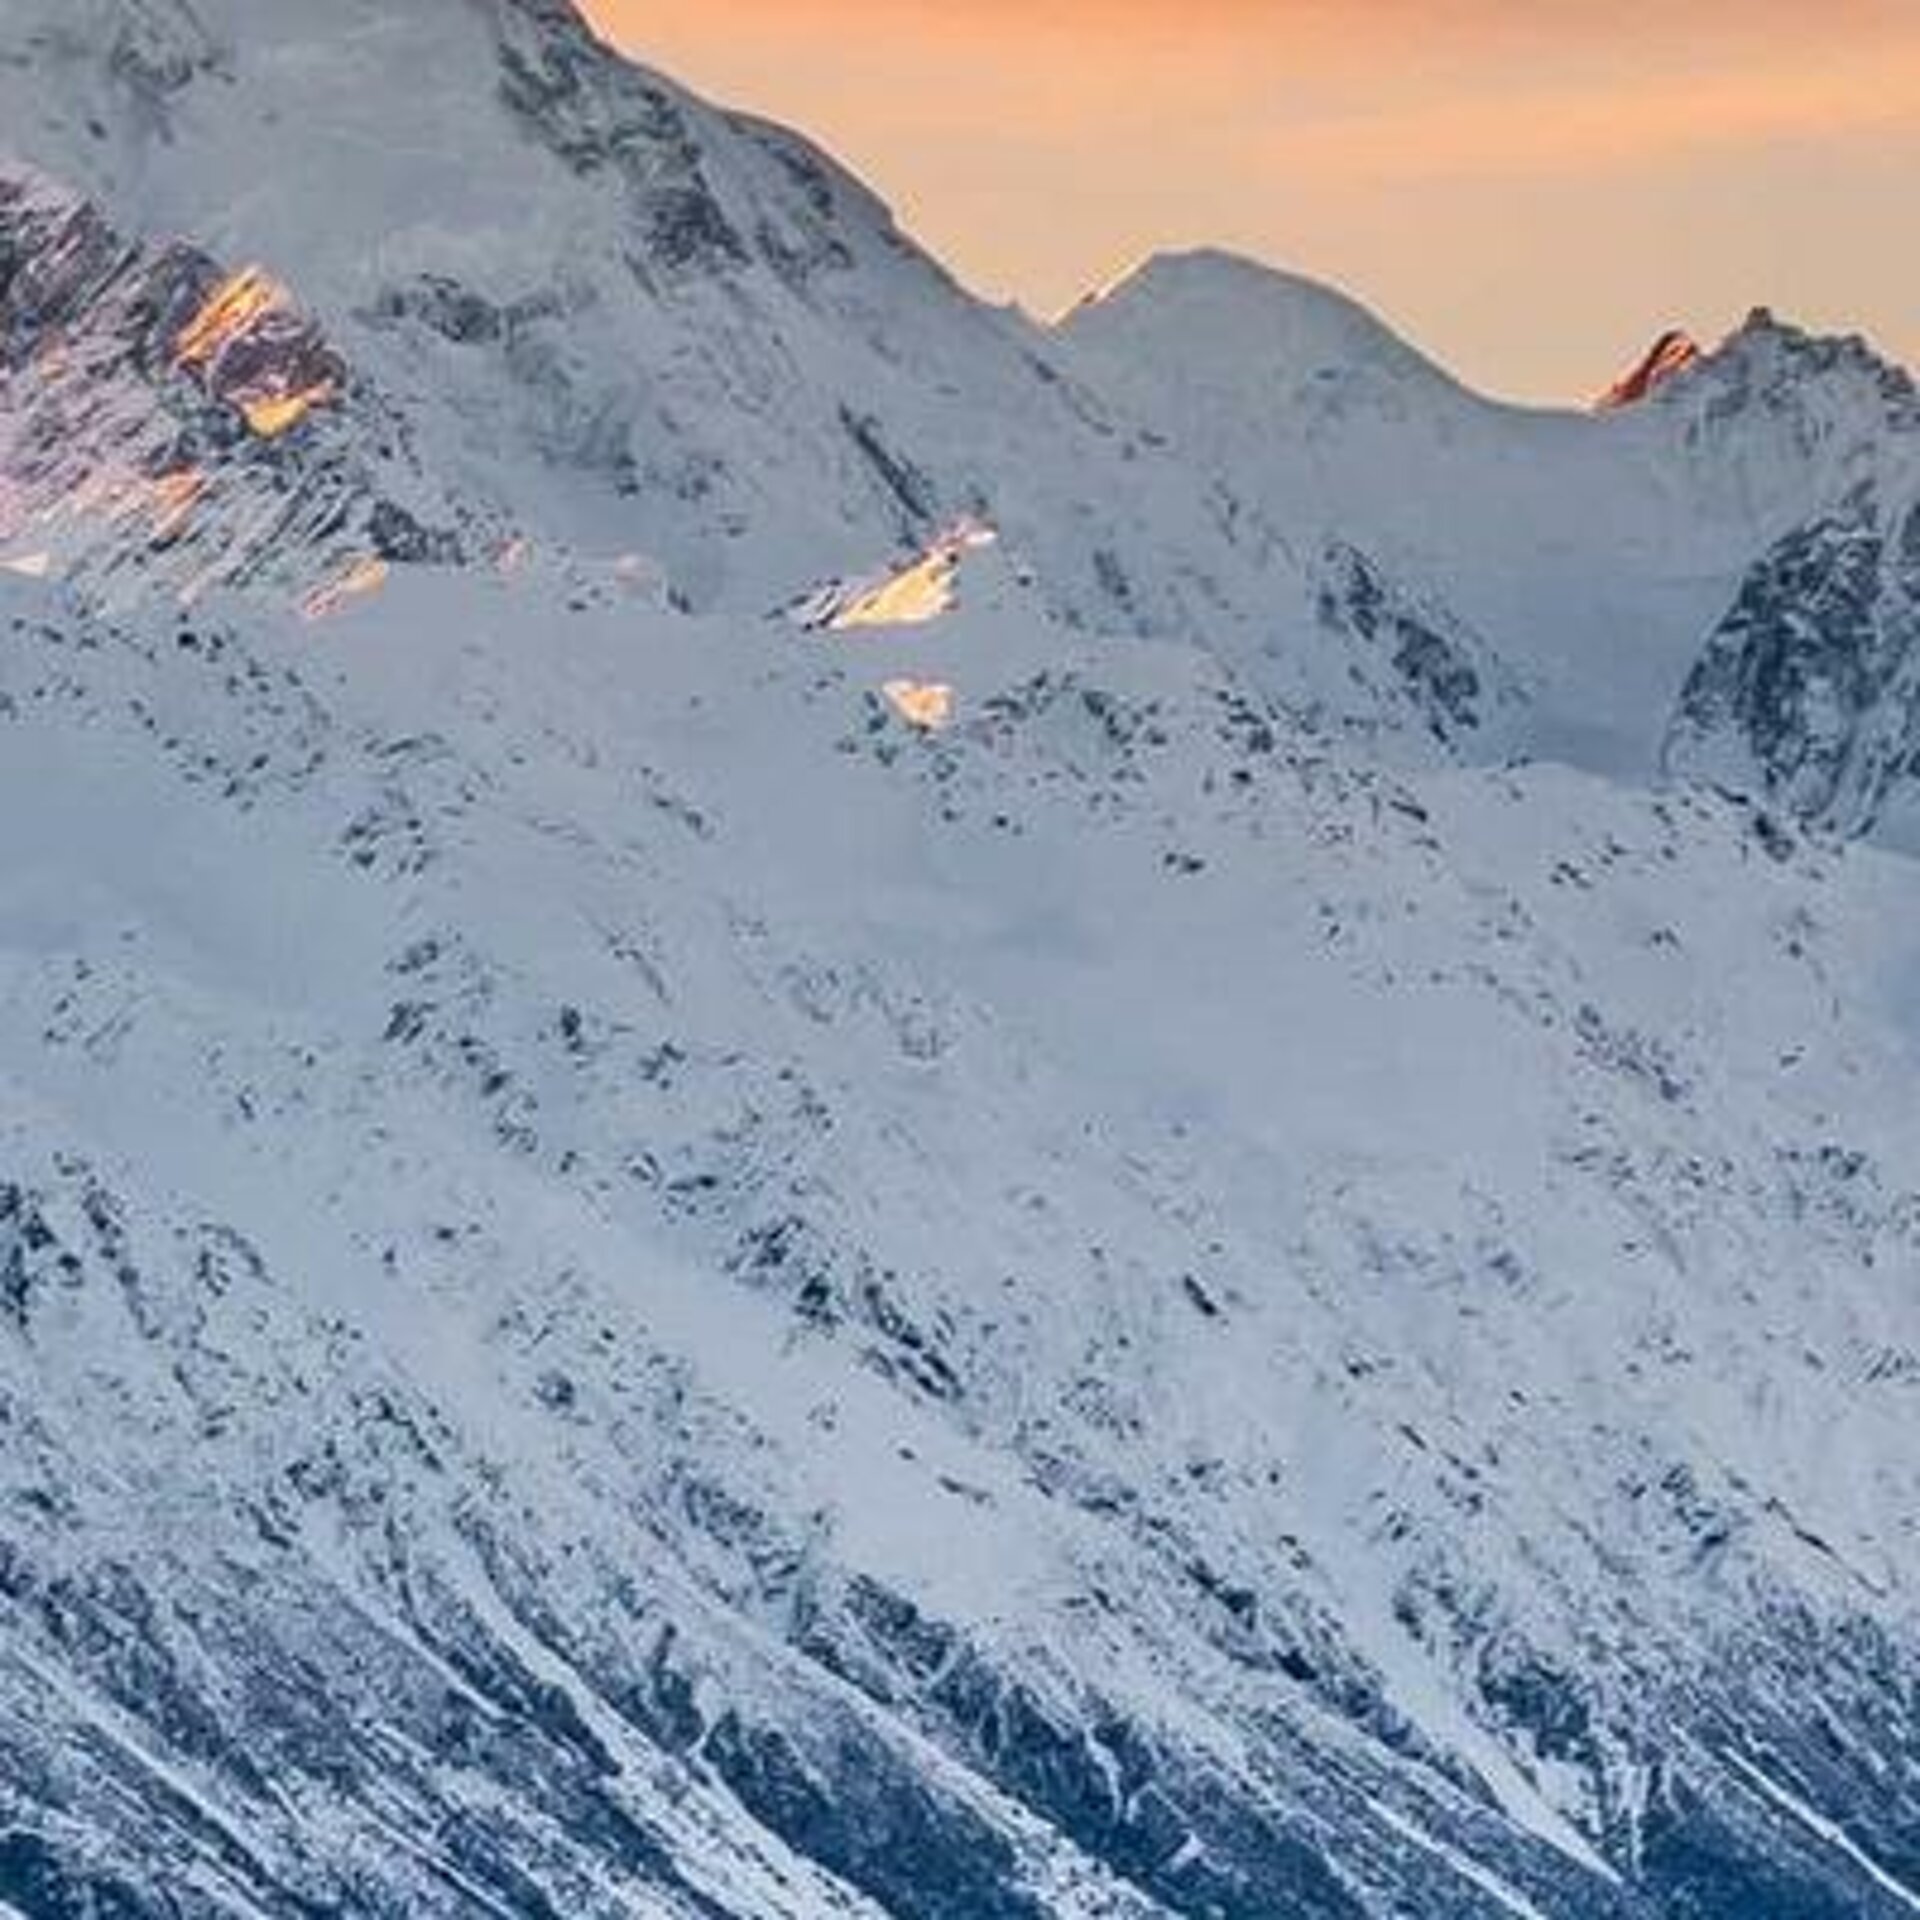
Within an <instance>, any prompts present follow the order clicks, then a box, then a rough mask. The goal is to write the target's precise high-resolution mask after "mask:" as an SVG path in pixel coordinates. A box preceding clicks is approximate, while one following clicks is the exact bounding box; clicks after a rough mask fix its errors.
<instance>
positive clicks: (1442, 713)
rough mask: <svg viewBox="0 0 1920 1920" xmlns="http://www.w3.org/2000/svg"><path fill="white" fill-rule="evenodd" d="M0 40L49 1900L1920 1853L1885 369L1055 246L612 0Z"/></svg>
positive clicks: (1802, 1873) (23, 1608)
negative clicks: (1692, 350) (872, 189)
mask: <svg viewBox="0 0 1920 1920" xmlns="http://www.w3.org/2000/svg"><path fill="white" fill-rule="evenodd" d="M0 113H3V114H4V119H0V125H3V126H4V127H5V129H6V134H5V138H6V140H7V142H8V144H9V145H10V146H12V147H14V148H15V149H16V152H15V154H14V157H12V158H11V159H9V160H8V161H7V162H6V163H5V166H4V167H0V175H4V177H5V178H6V179H7V180H9V181H11V182H14V183H15V184H14V185H13V186H11V187H9V188H7V189H5V190H4V192H0V316H4V320H5V328H4V337H3V339H0V352H3V353H4V360H3V362H0V364H3V365H4V379H5V384H4V386H3V387H0V475H4V478H5V481H6V483H7V485H6V491H5V492H4V494H0V505H3V506H4V508H5V511H6V525H5V529H4V538H5V541H6V545H5V546H4V547H0V563H6V562H11V563H12V564H0V744H3V745H4V752H0V1434H3V1435H4V1444H0V1914H5V1913H8V1912H9V1911H11V1912H17V1913H19V1914H22V1915H25V1916H28V1920H78V1917H79V1916H92V1915H96V1914H99V1913H108V1914H113V1915H117V1916H139V1917H140V1920H145V1917H146V1916H149V1915H151V1916H156V1920H157V1916H162V1915H165V1916H169V1917H170V1920H171V1916H175V1915H191V1916H194V1917H195V1920H199V1916H219V1917H220V1920H226V1917H227V1916H248V1917H250V1920H251V1917H255V1916H263V1915H272V1916H282V1915H289V1916H291V1915H299V1916H319V1915H330V1916H331V1915H355V1916H358V1915H362V1914H379V1915H388V1914H391V1915H406V1916H409V1917H411V1916H414V1915H449V1916H451V1915H460V1916H463V1917H464V1916H468V1915H492V1916H496V1920H497V1917H498V1916H501V1915H510V1916H514V1920H520V1917H521V1916H535V1917H537V1920H544V1917H545V1916H554V1915H563V1916H566V1917H567V1920H573V1917H574V1916H600V1915H606V1916H615V1915H620V1916H626V1915H644V1916H648V1917H649V1920H651V1917H652V1916H656V1915H666V1916H676V1917H677V1916H700V1920H722V1917H723V1916H740V1917H741V1920H746V1916H755V1917H756V1920H757V1917H760V1916H766V1917H767V1920H772V1917H773V1916H791V1917H792V1920H816V1916H822V1915H828V1914H834V1915H866V1916H875V1917H876V1920H877V1917H878V1916H881V1915H887V1916H894V1917H895V1920H1054V1917H1055V1916H1060V1917H1062V1920H1064V1917H1066V1916H1087V1917H1088V1920H1092V1916H1096V1915H1098V1916H1105V1917H1106V1920H1153V1917H1154V1916H1172V1915H1180V1916H1191V1917H1192V1920H1374V1917H1376V1916H1377V1917H1378V1920H1386V1917H1387V1916H1395V1917H1396V1920H1398V1917H1401V1916H1418V1917H1419V1920H1466V1917H1469V1916H1470V1917H1471V1920H1487V1917H1491V1920H1506V1917H1508V1916H1512V1915H1520V1916H1522V1920H1526V1916H1545V1917H1546V1920H1755V1916H1760V1917H1762V1920H1772V1917H1773V1916H1784V1915H1794V1916H1802V1917H1804V1920H1854V1917H1855V1916H1862V1915H1864V1916H1869V1920H1879V1916H1883V1915H1884V1916H1899V1915H1904V1914H1908V1913H1911V1912H1912V1911H1913V1910H1914V1908H1915V1907H1916V1906H1920V1791H1917V1790H1916V1786H1915V1780H1916V1775H1915V1766H1916V1758H1917V1757H1920V1609H1917V1607H1916V1592H1917V1591H1920V1557H1917V1556H1920V1536H1916V1531H1915V1522H1914V1515H1915V1513H1916V1512H1917V1511H1920V1500H1917V1498H1916V1496H1917V1495H1920V1485H1917V1484H1916V1482H1920V1450H1916V1447H1915V1443H1914V1440H1913V1434H1914V1432H1915V1431H1916V1426H1915V1418H1914V1405H1913V1401H1914V1395H1915V1393H1916V1390H1920V1305H1917V1303H1916V1295H1915V1290H1914V1283H1915V1280H1916V1277H1920V1128H1916V1125H1915V1121H1914V1117H1913V1103H1912V1097H1911V1088H1912V1084H1913V1077H1914V1070H1915V1066H1916V1054H1920V998H1916V995H1915V992H1914V988H1913V979H1914V971H1915V961H1916V955H1917V954H1920V904H1917V903H1916V896H1915V893H1914V889H1913V886H1912V869H1911V864H1910V861H1909V860H1908V859H1907V858H1906V857H1905V856H1904V855H1902V854H1901V853H1899V852H1897V851H1893V850H1891V849H1890V848H1889V847H1887V846H1882V845H1878V844H1872V843H1870V842H1862V841H1855V840H1850V839H1849V838H1847V837H1846V835H1850V834H1853V833H1854V832H1855V831H1856V830H1858V829H1862V828H1865V827H1869V826H1872V827H1877V828H1879V829H1881V830H1882V833H1883V836H1885V834H1886V830H1887V829H1888V826H1889V823H1890V822H1892V823H1893V824H1894V825H1895V826H1897V825H1898V824H1899V823H1898V821H1897V818H1896V816H1897V815H1898V812H1899V805H1898V801H1899V788H1900V786H1901V783H1902V781H1903V780H1904V778H1905V777H1906V771H1907V769H1908V768H1909V767H1910V765H1911V757H1912V747H1913V736H1912V735H1911V734H1910V733H1906V732H1903V731H1902V730H1901V724H1902V717H1903V715H1904V714H1905V713H1906V712H1907V710H1908V709H1907V703H1908V702H1910V701H1911V700H1912V699H1913V698H1914V697H1915V690H1914V677H1913V675H1912V672H1911V659H1912V652H1911V646H1910V644H1909V636H1910V625H1911V621H1912V613H1913V607H1914V605H1915V602H1916V599H1917V598H1920V593H1917V592H1916V588H1915V584H1914V581H1913V578H1912V574H1913V557H1914V556H1913V548H1912V527H1913V521H1912V517H1911V514H1910V512H1909V511H1908V510H1907V508H1906V505H1905V503H1906V501H1907V499H1908V497H1909V496H1908V495H1907V494H1906V493H1905V492H1903V488H1904V487H1905V486H1906V484H1907V482H1906V478H1905V469H1904V466H1903V463H1904V462H1905V461H1906V460H1907V459H1908V458H1909V456H1908V454H1907V453H1906V452H1905V448H1906V447H1907V446H1908V444H1909V440H1908V435H1909V434H1910V432H1911V425H1912V423H1911V420H1910V418H1909V414H1910V409H1911V390H1910V388H1909V387H1907V386H1905V385H1904V384H1903V381H1902V377H1901V376H1898V375H1896V374H1894V373H1893V372H1892V371H1891V370H1889V369H1886V368H1885V367H1883V366H1881V365H1880V364H1879V363H1878V362H1875V361H1873V360H1872V358H1871V356H1870V355H1868V354H1867V353H1866V352H1865V350H1864V349H1859V348H1857V347H1854V346H1851V345H1849V344H1848V343H1828V342H1819V341H1813V340H1810V339H1808V338H1806V337H1805V336H1803V335H1798V334H1795V333H1794V332H1792V330H1791V329H1787V328H1783V327H1781V326H1779V325H1778V324H1777V323H1774V322H1772V321H1767V320H1756V322H1755V323H1753V324H1752V325H1751V326H1750V327H1749V328H1748V329H1746V330H1745V331H1744V332H1743V333H1742V334H1741V335H1740V336H1738V337H1737V338H1736V340H1735V341H1733V342H1731V343H1729V345H1728V346H1727V347H1726V348H1724V349H1723V350H1721V352H1719V353H1718V354H1716V355H1713V356H1709V357H1708V359H1707V360H1705V361H1704V362H1703V363H1701V364H1700V365H1698V366H1696V367H1694V368H1692V369H1690V370H1688V371H1686V372H1683V373H1682V374H1681V375H1679V376H1678V377H1677V378H1675V379H1673V380H1670V381H1668V382H1666V383H1664V384H1662V385H1661V386H1660V387H1659V389H1658V390H1657V391H1656V392H1655V393H1654V394H1653V396H1652V397H1651V398H1650V399H1649V400H1648V401H1647V402H1646V403H1645V404H1643V405H1641V406H1638V407H1633V408H1629V409H1626V410H1624V411H1621V412H1618V413H1615V414H1612V415H1610V416H1609V417H1608V418H1606V419H1605V420H1596V419H1594V418H1591V417H1588V416H1575V415H1566V416H1559V415H1536V414H1521V413H1516V412H1514V411H1513V410H1510V409H1501V408H1496V407H1494V406H1492V405H1490V404H1489V403H1487V402H1484V401H1482V400H1479V399H1477V398H1476V397H1474V396H1472V395H1469V394H1467V393H1465V392H1463V391H1462V390H1461V389H1459V388H1458V387H1457V386H1455V385H1454V384H1453V383H1451V382H1450V381H1448V380H1447V379H1446V377H1445V376H1444V375H1443V374H1441V373H1439V372H1438V371H1437V370H1435V369H1434V368H1432V367H1431V366H1430V365H1428V364H1427V363H1426V362H1424V361H1423V360H1421V359H1420V358H1419V357H1418V356H1417V355H1415V354H1414V353H1412V352H1411V351H1410V350H1409V349H1407V348H1405V347H1404V346H1402V345H1401V344H1399V343H1398V342H1396V341H1394V340H1393V338H1392V337H1391V336H1390V335H1389V334H1387V333H1386V332H1385V331H1384V330H1383V329H1381V328H1380V327H1379V326H1378V325H1377V323H1375V322H1373V321H1372V320H1371V319H1370V318H1368V317H1367V316H1366V315H1365V314H1363V313H1362V312H1360V310H1358V309H1357V308H1354V307H1352V306H1351V305H1350V304H1349V303H1346V302H1344V301H1342V300H1340V299H1339V298H1338V297H1337V296H1333V295H1330V294H1327V293H1325V292H1323V291H1321V290H1318V289H1314V288H1311V287H1308V286H1305V285H1303V284H1301V283H1297V282H1292V281H1287V280H1284V279H1282V278H1279V277H1276V276H1270V275H1267V274H1265V273H1264V272H1262V271H1259V270H1254V269H1251V268H1248V267H1246V266H1244V265H1242V264H1239V263H1234V262H1231V261H1227V260H1223V259H1221V258H1219V257H1217V256H1203V257H1199V258H1196V259H1193V260H1189V261H1182V262H1169V263H1162V264H1161V265H1159V266H1157V267H1155V268H1153V269H1151V270H1149V272H1148V273H1147V274H1146V275H1145V276H1144V277H1143V278H1142V279H1141V280H1140V281H1138V282H1136V283H1134V284H1133V285H1132V286H1131V287H1130V288H1123V289H1121V290H1120V291H1118V292H1116V293H1115V294H1114V295H1112V296H1110V297H1109V298H1108V299H1107V300H1106V301H1104V302H1102V303H1100V304H1099V305H1098V306H1096V307H1094V308H1091V309H1089V310H1088V311H1087V312H1085V313H1083V314H1082V315H1081V316H1080V317H1079V318H1078V319H1076V320H1075V321H1074V322H1073V323H1072V325H1071V326H1069V327H1068V328H1067V329H1066V330H1065V332H1064V334H1063V335H1061V336H1059V337H1052V336H1049V335H1047V334H1045V333H1043V332H1041V331H1040V330H1037V329H1035V328H1033V327H1032V326H1030V325H1029V324H1028V323H1026V322H1024V321H1023V320H1021V319H1019V318H1018V317H1017V316H1011V315H1006V314H998V313H994V312H991V311H989V310H987V309H984V308H982V307H980V306H978V305H977V304H976V303H974V302H972V301H971V300H970V299H968V298H967V296H965V295H964V294H963V293H962V292H960V290H958V289H957V288H955V287H954V286H953V285H952V284H951V282H949V281H948V280H947V279H946V278H945V277H944V276H943V275H942V274H941V273H940V272H939V270H938V269H937V268H936V267H935V266H934V265H933V264H932V263H930V262H928V261H927V260H926V259H925V258H924V257H922V256H921V255H919V254H918V253H917V252H915V251H914V250H913V249H912V247H911V246H910V245H909V244H908V243H907V242H905V241H904V240H903V239H901V238H900V236H899V235H898V234H897V233H895V232H894V230H893V228H892V226H891V223H890V222H889V221H888V220H887V218H886V216H885V215H884V213H883V212H882V210H881V209H880V208H879V207H878V206H877V204H876V203H875V202H873V201H872V199H871V197H870V196H868V195H867V194H866V193H865V192H864V190H862V189H861V188H859V187H858V186H857V184H856V183H853V182H851V181H850V180H848V179H846V177H845V176H844V175H842V174H841V173H839V172H838V171H837V170H835V169H834V168H832V167H831V165H830V164H829V163H827V162H825V161H824V160H822V159H821V158H820V157H819V156H817V155H816V154H815V153H814V152H813V151H812V150H811V149H810V148H808V147H806V146H805V145H804V143H802V142H799V141H797V140H796V139H795V138H794V137H793V136H791V135H788V134H785V133H783V132H780V131H778V130H775V129H771V128H767V127H764V126H762V125H760V124H759V123H756V122H752V121H748V120H744V119H742V118H740V117H738V116H731V115H726V114H722V113H718V112H716V111H715V110H713V109H711V108H708V107H706V106H704V105H703V104H701V103H699V102H698V101H695V100H693V99H691V98H690V97H689V96H687V95H685V94H683V93H682V92H680V91H679V90H678V89H676V88H674V87H672V86H671V85H670V84H669V83H667V82H665V81H662V80H659V79H656V78H655V77H653V76H651V75H647V74H644V73H641V72H639V71H637V70H633V69H629V68H626V67H624V66H621V65H620V64H618V63H617V62H615V61H613V60H612V58H611V56H608V55H606V54H605V53H604V52H602V51H600V50H598V49H596V48H595V47H594V46H593V44H592V42H591V41H590V40H589V39H588V38H587V36H586V35H585V33H584V30H583V29H582V28H581V27H580V26H579V24H578V22H577V20H576V19H575V18H574V16H573V15H572V13H571V11H570V10H569V9H568V8H566V7H564V6H562V5H559V4H557V3H555V0H419V4H418V5H416V6H410V7H409V8H407V9H406V10H405V11H404V12H402V11H400V10H397V9H394V8H391V7H385V6H374V5H372V4H366V3H363V0H350V3H349V4H340V5H333V6H329V7H327V8H325V9H320V8H316V7H314V6H311V5H308V4H305V0H245V3H244V4H242V0H194V4H193V6H191V7H189V6H187V5H185V4H184V0H83V3H82V4H79V5H75V4H73V0H67V4H64V5H62V6H60V7H57V8H56V7H55V6H53V5H52V4H51V0H5V13H4V17H3V18H0ZM396 129H405V130H406V137H404V138H402V137H399V136H398V135H397V133H396ZM255 266H257V267H258V268H259V269H260V271H261V272H262V273H263V274H266V275H270V276H271V277H272V284H273V285H274V286H275V287H276V288H277V289H279V290H280V291H279V293H277V294H276V296H275V297H274V298H273V299H271V300H269V301H267V302H266V303H265V304H264V305H261V306H260V307H259V310H258V311H257V312H254V311H251V308H252V306H253V305H254V298H255V296H254V292H250V291H249V290H255V291H257V289H258V288H259V286H260V285H261V284H262V283H261V281H259V280H258V279H254V278H250V277H249V276H248V273H247V269H249V268H250V267H255ZM236 288H237V289H238V290H239V291H238V293H236V291H235V289H236ZM236 298H237V299H238V300H239V304H240V307H241V308H242V309H243V310H245V317H244V323H243V324H235V325H229V324H228V323H227V322H228V320H230V319H231V317H232V315H231V312H230V309H231V306H232V303H233V301H234V300H235V299H236ZM210 305H211V308H212V311H213V317H212V319H211V320H209V319H208V318H207V316H208V312H209V306H210ZM222 316H225V317H224V318H223V317H222ZM203 338H205V339H207V340H209V341H210V342H211V344H210V345H209V346H208V347H207V348H206V350H205V351H202V350H201V346H200V342H201V341H202V339H203ZM1176 347H1178V349H1179V351H1177V352H1176V351H1175V350H1174V349H1175V348H1176ZM290 394H291V395H299V396H305V397H306V401H305V403H303V411H302V412H301V413H300V415H299V417H298V418H297V419H295V420H293V421H292V423H291V424H290V425H287V426H286V427H285V428H284V429H283V430H269V431H263V430H262V429H263V425H264V427H266V428H269V429H278V428H279V426H280V415H279V414H278V413H277V412H276V411H274V410H273V409H276V408H278V407H279V406H280V405H281V404H282V403H283V402H284V401H285V400H286V398H287V397H288V396H289V395H290ZM263 407H264V408H265V409H267V411H265V412H264V413H263V412H262V411H261V409H262V408H263ZM189 467H190V469H191V471H193V472H194V473H195V474H196V475H198V476H200V477H201V479H200V484H199V485H197V486H196V487H195V488H194V489H193V491H192V493H191V497H190V498H188V497H186V496H185V495H179V496H176V495H175V494H173V493H169V494H167V495H165V496H164V497H163V499H162V505H163V506H164V507H165V508H166V509H167V510H168V515H169V517H168V518H167V519H165V520H164V521H163V522H161V523H156V521H155V519H154V516H153V513H152V510H151V503H152V500H153V498H154V496H153V495H152V493H151V491H150V489H151V488H152V487H153V486H154V485H155V484H157V483H158V482H161V481H164V480H165V479H166V477H167V476H168V475H170V474H174V473H177V472H181V471H184V470H188V468H189ZM90 482H93V483H95V484H96V485H99V484H101V483H103V482H104V484H105V487H106V491H105V492H103V493H102V494H101V496H100V497H98V498H96V497H94V495H93V494H91V493H89V491H88V488H89V483H90ZM182 500H184V504H185V509H186V510H185V511H179V508H180V506H181V504H182ZM129 502H133V503H135V504H134V505H131V506H130V505H129V504H128V503H129ZM136 508H137V510H136ZM396 515H400V516H401V517H400V518H396V517H395V516H396ZM989 525H990V526H992V527H993V528H996V529H997V530H998V534H999V537H998V539H997V540H992V541H989V540H988V539H987V538H986V528H987V527H988V526H989ZM409 530H410V531H409ZM403 536H404V537H403ZM42 560H43V561H44V564H40V562H41V561H42ZM373 562H377V563H378V564H377V565H375V564H371V563H373ZM1663 756H1664V767H1663V768H1662V766H1661V765H1660V763H1661V762H1662V759H1663ZM1656 772H1663V773H1664V777H1662V778H1660V779H1658V780H1656V779H1655V777H1654V776H1655V774H1656ZM1695 776H1704V777H1706V778H1708V779H1711V780H1712V781H1714V782H1716V783H1717V786H1718V788H1720V789H1726V790H1725V791H1721V790H1716V788H1715V787H1709V786H1694V785H1689V784H1687V782H1688V781H1689V780H1691V779H1692V778H1693V777H1695ZM1743 792H1744V793H1750V794H1752V795H1754V796H1755V798H1752V799H1745V798H1740V797H1737V796H1738V794H1740V793H1743ZM1802 813H1804V814H1805V815H1807V816H1809V817H1811V818H1815V819H1829V818H1830V819H1832V820H1834V821H1835V822H1836V823H1837V826H1838V828H1840V829H1844V832H1841V831H1829V830H1828V829H1827V828H1825V827H1809V828H1803V827H1802V826H1801V825H1800V824H1798V821H1797V818H1796V816H1797V815H1799V814H1802ZM1891 838H1892V839H1893V840H1895V841H1898V840H1899V839H1900V838H1901V835H1900V834H1899V833H1898V832H1895V833H1893V834H1892V835H1891Z"/></svg>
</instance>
